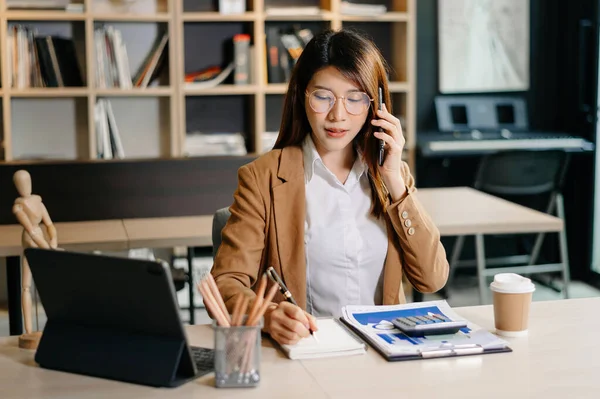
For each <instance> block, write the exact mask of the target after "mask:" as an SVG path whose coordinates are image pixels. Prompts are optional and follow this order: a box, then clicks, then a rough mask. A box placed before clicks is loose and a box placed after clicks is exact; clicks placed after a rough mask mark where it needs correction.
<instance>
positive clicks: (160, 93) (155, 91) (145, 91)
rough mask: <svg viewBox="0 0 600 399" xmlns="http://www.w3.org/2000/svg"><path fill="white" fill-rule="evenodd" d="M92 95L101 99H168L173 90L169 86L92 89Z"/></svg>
mask: <svg viewBox="0 0 600 399" xmlns="http://www.w3.org/2000/svg"><path fill="white" fill-rule="evenodd" d="M94 94H96V95H97V96H102V97H168V96H170V95H171V94H173V88H172V87H170V86H163V87H148V88H139V87H134V88H133V89H119V88H112V89H94Z"/></svg>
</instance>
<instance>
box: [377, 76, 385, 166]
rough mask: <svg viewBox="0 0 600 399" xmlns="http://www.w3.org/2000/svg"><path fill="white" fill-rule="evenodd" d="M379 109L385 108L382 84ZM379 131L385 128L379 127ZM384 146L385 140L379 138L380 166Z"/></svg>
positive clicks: (380, 164)
mask: <svg viewBox="0 0 600 399" xmlns="http://www.w3.org/2000/svg"><path fill="white" fill-rule="evenodd" d="M377 109H379V110H380V111H381V110H382V109H383V88H382V87H381V86H379V105H378V108H377ZM379 131H380V132H383V129H382V128H379ZM384 146H385V141H383V140H381V139H379V157H378V163H379V166H382V165H383V158H384V155H385V150H384Z"/></svg>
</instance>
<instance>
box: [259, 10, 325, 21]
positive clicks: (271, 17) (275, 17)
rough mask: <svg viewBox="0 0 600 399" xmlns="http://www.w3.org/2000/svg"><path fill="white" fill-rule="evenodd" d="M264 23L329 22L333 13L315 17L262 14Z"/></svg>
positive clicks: (322, 13)
mask: <svg viewBox="0 0 600 399" xmlns="http://www.w3.org/2000/svg"><path fill="white" fill-rule="evenodd" d="M263 15H264V19H265V21H331V20H332V19H333V13H331V12H330V11H322V12H321V13H320V14H315V15H272V14H266V13H265V14H263Z"/></svg>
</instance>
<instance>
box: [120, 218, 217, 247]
mask: <svg viewBox="0 0 600 399" xmlns="http://www.w3.org/2000/svg"><path fill="white" fill-rule="evenodd" d="M212 219H213V217H212V215H210V216H182V217H172V218H151V219H124V220H123V225H124V226H125V231H126V233H127V238H128V240H129V248H156V247H174V246H178V245H181V246H196V247H203V246H207V247H209V246H211V245H212Z"/></svg>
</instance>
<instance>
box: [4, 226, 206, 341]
mask: <svg viewBox="0 0 600 399" xmlns="http://www.w3.org/2000/svg"><path fill="white" fill-rule="evenodd" d="M54 225H55V226H56V230H57V234H58V245H59V247H61V248H64V249H67V250H72V251H92V250H106V251H110V250H113V251H121V250H128V249H133V248H145V247H152V248H158V247H170V246H177V245H185V246H189V250H188V261H189V262H190V263H189V264H191V258H193V246H210V245H212V216H185V217H170V218H155V219H116V220H100V221H83V222H57V223H54ZM22 231H23V229H22V227H21V226H20V225H4V226H0V257H2V256H3V257H6V268H7V287H8V312H9V324H10V335H20V334H22V332H23V327H22V323H23V321H22V313H21V273H20V270H21V265H20V255H21V234H22ZM189 288H190V291H193V289H194V287H193V285H190V286H189ZM191 298H193V294H192V293H191ZM191 304H193V302H191ZM193 315H194V310H193V308H192V309H190V321H191V322H192V324H193V322H194V318H193Z"/></svg>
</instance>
